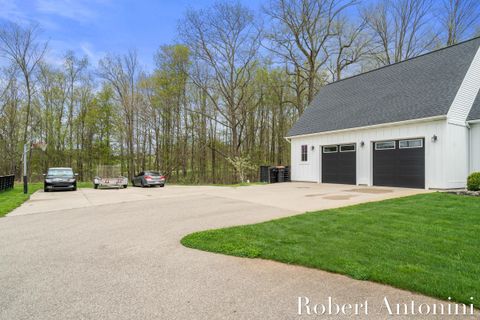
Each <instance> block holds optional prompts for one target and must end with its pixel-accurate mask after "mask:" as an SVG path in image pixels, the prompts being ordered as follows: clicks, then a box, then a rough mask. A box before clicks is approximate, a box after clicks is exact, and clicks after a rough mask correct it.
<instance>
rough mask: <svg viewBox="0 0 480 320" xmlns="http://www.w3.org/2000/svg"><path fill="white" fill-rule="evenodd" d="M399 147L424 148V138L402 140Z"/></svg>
mask: <svg viewBox="0 0 480 320" xmlns="http://www.w3.org/2000/svg"><path fill="white" fill-rule="evenodd" d="M398 147H399V148H400V149H412V148H422V147H423V140H422V139H412V140H401V141H400V142H399V143H398Z"/></svg>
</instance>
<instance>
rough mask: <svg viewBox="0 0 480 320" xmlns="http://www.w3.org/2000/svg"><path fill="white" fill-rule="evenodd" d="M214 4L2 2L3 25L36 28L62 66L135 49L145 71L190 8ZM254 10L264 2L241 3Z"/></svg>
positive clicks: (165, 0) (173, 0)
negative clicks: (68, 60) (69, 55)
mask: <svg viewBox="0 0 480 320" xmlns="http://www.w3.org/2000/svg"><path fill="white" fill-rule="evenodd" d="M214 1H215V0H194V1H192V0H157V1H155V0H137V1H135V0H63V1H62V0H0V22H5V21H13V22H16V23H19V24H22V25H28V24H31V23H35V24H38V25H39V26H40V28H41V37H42V39H45V40H48V47H49V52H48V54H47V61H48V62H50V63H53V64H59V63H61V60H62V56H63V55H64V54H65V52H66V51H67V50H73V51H74V52H75V53H76V54H78V55H79V56H87V57H88V58H89V60H90V62H91V63H92V64H93V65H94V66H95V65H96V64H97V62H98V60H99V59H100V58H102V57H103V56H104V55H105V54H107V53H114V54H122V53H126V52H127V51H128V50H130V49H135V50H137V53H138V56H139V60H140V62H141V64H142V65H143V67H144V69H145V70H146V71H149V70H151V69H152V68H153V65H154V63H153V55H154V53H155V51H156V50H157V49H158V47H159V46H160V45H162V44H170V43H173V42H175V40H176V38H177V31H176V29H177V25H178V21H179V19H181V18H182V17H183V15H184V13H185V11H186V10H188V9H189V8H193V9H200V8H206V7H208V6H210V5H211V4H213V3H214ZM242 3H244V4H245V5H247V6H249V7H251V8H252V9H253V10H260V7H261V2H260V1H256V0H242Z"/></svg>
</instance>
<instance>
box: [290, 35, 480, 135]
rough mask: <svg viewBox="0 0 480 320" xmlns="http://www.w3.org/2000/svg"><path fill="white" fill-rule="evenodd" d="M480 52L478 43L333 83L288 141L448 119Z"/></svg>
mask: <svg viewBox="0 0 480 320" xmlns="http://www.w3.org/2000/svg"><path fill="white" fill-rule="evenodd" d="M479 46H480V38H475V39H472V40H469V41H466V42H463V43H459V44H457V45H454V46H450V47H447V48H443V49H440V50H437V51H433V52H430V53H427V54H425V55H422V56H418V57H416V58H412V59H410V60H406V61H403V62H400V63H396V64H392V65H389V66H386V67H382V68H379V69H375V70H372V71H369V72H366V73H363V74H359V75H357V76H353V77H350V78H346V79H344V80H340V81H337V82H334V83H331V84H329V85H327V86H325V87H323V88H322V89H321V90H320V92H319V93H318V95H317V96H316V97H315V99H314V100H313V102H312V103H311V105H310V106H309V107H308V108H307V109H306V110H305V112H304V113H303V115H302V116H301V117H300V119H299V120H298V121H297V123H295V125H294V126H293V127H292V129H291V130H290V132H289V133H288V136H289V137H292V136H296V135H302V134H309V133H317V132H326V131H333V130H341V129H349V128H356V127H363V126H369V125H376V124H382V123H390V122H397V121H404V120H412V119H420V118H428V117H432V116H440V115H446V114H447V112H448V110H449V108H450V105H451V104H452V102H453V99H454V97H455V95H456V93H457V91H458V89H459V88H460V84H461V83H462V80H463V78H464V77H465V74H466V72H467V70H468V67H469V66H470V64H471V62H472V60H473V57H474V55H475V53H476V52H477V50H478V48H479ZM477 100H478V99H477Z"/></svg>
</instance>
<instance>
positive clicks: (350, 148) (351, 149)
mask: <svg viewBox="0 0 480 320" xmlns="http://www.w3.org/2000/svg"><path fill="white" fill-rule="evenodd" d="M340 152H355V145H354V144H344V145H343V146H340Z"/></svg>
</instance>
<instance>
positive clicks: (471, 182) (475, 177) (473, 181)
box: [467, 172, 480, 191]
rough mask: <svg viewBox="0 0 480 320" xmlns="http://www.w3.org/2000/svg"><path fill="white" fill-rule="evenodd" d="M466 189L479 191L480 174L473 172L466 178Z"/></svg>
mask: <svg viewBox="0 0 480 320" xmlns="http://www.w3.org/2000/svg"><path fill="white" fill-rule="evenodd" d="M467 189H468V190H470V191H479V190H480V172H474V173H472V174H471V175H469V176H468V180H467Z"/></svg>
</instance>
